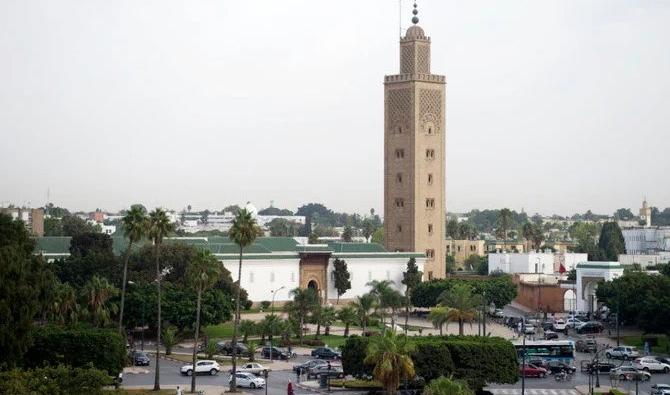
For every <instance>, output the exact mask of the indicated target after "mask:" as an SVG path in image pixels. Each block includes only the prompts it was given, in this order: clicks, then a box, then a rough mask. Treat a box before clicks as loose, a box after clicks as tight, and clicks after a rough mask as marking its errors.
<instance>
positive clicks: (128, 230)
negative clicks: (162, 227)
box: [119, 205, 148, 332]
mask: <svg viewBox="0 0 670 395" xmlns="http://www.w3.org/2000/svg"><path fill="white" fill-rule="evenodd" d="M121 223H122V224H123V235H124V236H125V237H126V238H127V239H128V248H127V249H126V256H125V257H124V259H123V282H122V283H121V307H120V308H119V332H123V308H124V306H125V302H126V284H127V282H128V280H127V277H128V260H129V259H130V252H131V251H132V248H133V244H134V243H137V242H139V241H140V240H142V238H143V237H144V235H145V234H146V231H147V225H148V223H147V215H146V211H142V206H139V205H133V206H132V207H130V210H128V212H127V213H126V215H125V216H124V217H123V219H122V220H121Z"/></svg>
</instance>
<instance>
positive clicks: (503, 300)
mask: <svg viewBox="0 0 670 395" xmlns="http://www.w3.org/2000/svg"><path fill="white" fill-rule="evenodd" d="M457 283H466V284H468V285H470V286H471V287H472V288H473V290H474V292H475V293H477V294H480V295H481V294H484V292H485V293H486V300H487V301H488V302H489V303H493V304H495V305H496V307H499V308H502V307H503V306H505V305H508V304H509V303H510V302H511V301H512V300H514V298H516V293H517V290H516V285H514V282H513V281H512V277H511V276H509V275H499V276H489V277H487V278H483V279H482V278H472V279H464V278H447V279H442V280H437V279H435V280H431V281H425V282H422V283H421V284H419V285H418V286H417V287H416V288H415V289H414V290H413V291H412V305H413V306H416V307H433V306H435V305H437V298H438V297H439V296H440V294H441V293H442V292H444V291H446V290H449V289H451V288H452V287H453V286H454V284H457Z"/></svg>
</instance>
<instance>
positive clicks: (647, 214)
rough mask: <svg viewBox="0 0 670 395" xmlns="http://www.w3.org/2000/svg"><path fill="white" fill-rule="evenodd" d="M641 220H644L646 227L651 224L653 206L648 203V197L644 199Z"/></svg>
mask: <svg viewBox="0 0 670 395" xmlns="http://www.w3.org/2000/svg"><path fill="white" fill-rule="evenodd" d="M640 221H644V226H645V227H646V228H648V227H650V226H651V207H649V205H648V204H647V198H646V197H645V198H644V201H642V208H640Z"/></svg>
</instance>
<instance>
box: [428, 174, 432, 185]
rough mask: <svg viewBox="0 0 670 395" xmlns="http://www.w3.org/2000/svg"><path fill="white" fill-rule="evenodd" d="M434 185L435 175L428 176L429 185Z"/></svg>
mask: <svg viewBox="0 0 670 395" xmlns="http://www.w3.org/2000/svg"><path fill="white" fill-rule="evenodd" d="M432 183H433V174H428V185H431V184H432Z"/></svg>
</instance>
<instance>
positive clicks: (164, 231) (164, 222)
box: [147, 208, 174, 391]
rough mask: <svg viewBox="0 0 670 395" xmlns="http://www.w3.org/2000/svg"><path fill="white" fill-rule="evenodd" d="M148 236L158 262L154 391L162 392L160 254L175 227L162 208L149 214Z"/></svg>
mask: <svg viewBox="0 0 670 395" xmlns="http://www.w3.org/2000/svg"><path fill="white" fill-rule="evenodd" d="M148 221H149V222H148V224H149V225H148V229H147V230H148V232H147V233H148V235H149V237H150V238H151V240H152V241H153V243H154V260H155V262H156V290H157V292H158V297H157V301H158V315H157V323H156V369H155V370H156V375H155V379H154V391H160V389H161V376H160V366H159V365H160V355H161V354H160V353H161V351H160V344H161V320H162V317H161V265H160V254H161V245H162V244H163V238H164V237H165V236H167V235H168V234H169V233H170V232H171V231H172V229H173V228H174V225H173V224H172V223H171V222H170V218H168V216H167V213H166V212H165V210H163V209H162V208H156V209H155V210H154V211H152V212H151V213H149V220H148Z"/></svg>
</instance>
